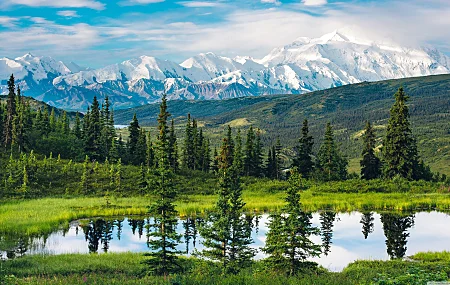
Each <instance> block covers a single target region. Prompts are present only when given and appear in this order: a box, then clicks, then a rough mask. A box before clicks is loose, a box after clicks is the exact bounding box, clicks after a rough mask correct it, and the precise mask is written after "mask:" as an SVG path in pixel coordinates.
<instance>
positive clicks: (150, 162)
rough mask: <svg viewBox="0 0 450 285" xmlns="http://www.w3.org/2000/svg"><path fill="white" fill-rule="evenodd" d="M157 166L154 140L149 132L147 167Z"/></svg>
mask: <svg viewBox="0 0 450 285" xmlns="http://www.w3.org/2000/svg"><path fill="white" fill-rule="evenodd" d="M155 166H156V165H155V150H154V148H153V142H152V138H151V135H150V132H149V133H148V139H147V168H153V167H155Z"/></svg>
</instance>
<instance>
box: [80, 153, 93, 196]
mask: <svg viewBox="0 0 450 285" xmlns="http://www.w3.org/2000/svg"><path fill="white" fill-rule="evenodd" d="M90 175H91V167H90V163H89V157H88V156H87V155H86V157H85V158H84V163H83V172H82V174H81V181H80V190H81V191H80V192H81V193H82V194H89V192H90V190H91V189H90Z"/></svg>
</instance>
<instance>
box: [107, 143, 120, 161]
mask: <svg viewBox="0 0 450 285" xmlns="http://www.w3.org/2000/svg"><path fill="white" fill-rule="evenodd" d="M108 157H109V160H111V162H113V163H114V162H116V161H117V160H118V159H119V157H120V156H119V150H118V147H117V141H116V138H115V137H113V138H111V148H110V149H109V153H108Z"/></svg>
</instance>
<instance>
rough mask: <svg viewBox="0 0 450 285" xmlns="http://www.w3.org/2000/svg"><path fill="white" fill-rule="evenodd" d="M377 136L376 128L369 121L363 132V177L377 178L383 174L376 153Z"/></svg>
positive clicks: (361, 162)
mask: <svg viewBox="0 0 450 285" xmlns="http://www.w3.org/2000/svg"><path fill="white" fill-rule="evenodd" d="M375 138H376V136H375V130H374V129H373V126H372V125H371V124H370V122H367V123H366V128H365V130H364V134H363V142H364V148H363V152H362V156H363V158H362V160H361V161H360V165H361V178H362V179H367V180H370V179H375V178H378V177H380V175H381V161H380V159H379V158H378V157H377V156H376V155H375Z"/></svg>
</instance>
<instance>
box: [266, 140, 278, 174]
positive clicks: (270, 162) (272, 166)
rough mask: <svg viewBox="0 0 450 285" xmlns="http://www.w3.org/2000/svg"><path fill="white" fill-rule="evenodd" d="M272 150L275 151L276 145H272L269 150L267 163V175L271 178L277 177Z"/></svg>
mask: <svg viewBox="0 0 450 285" xmlns="http://www.w3.org/2000/svg"><path fill="white" fill-rule="evenodd" d="M272 151H273V152H275V147H270V148H269V152H268V153H267V163H266V176H267V177H268V178H270V179H274V178H275V177H276V174H275V158H274V155H273V154H272Z"/></svg>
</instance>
